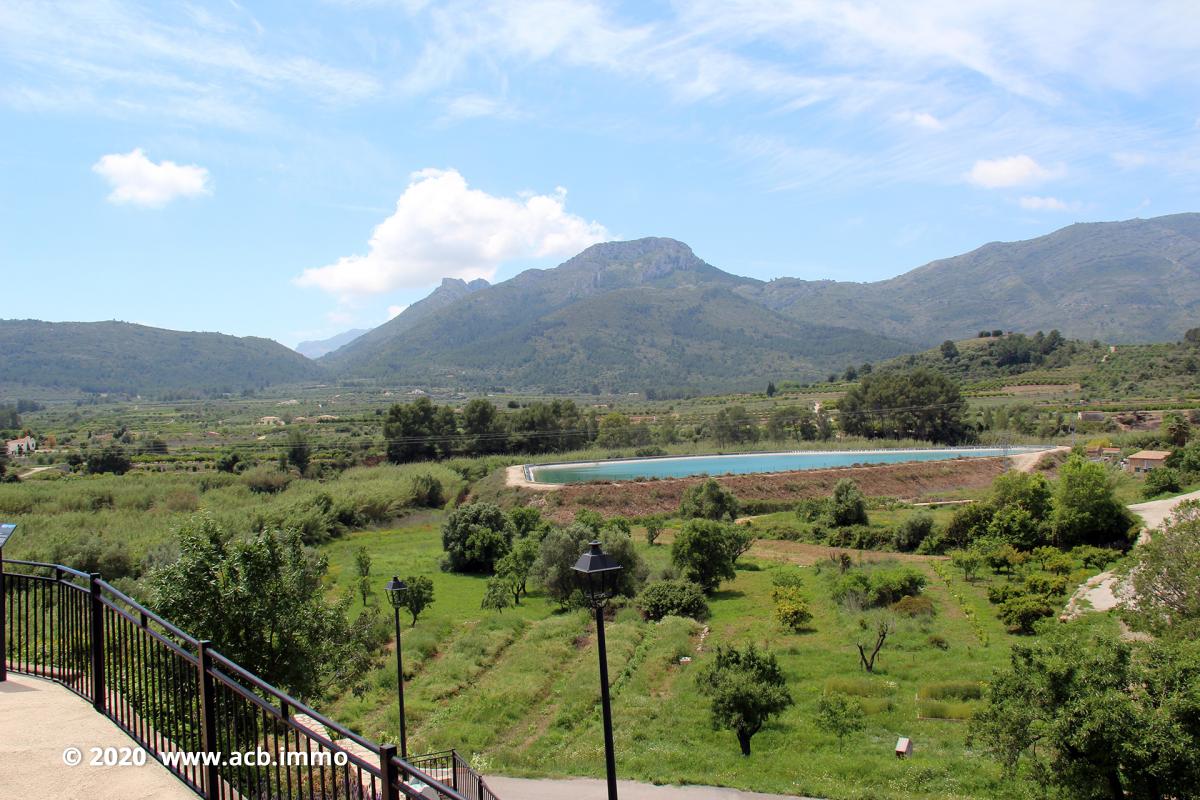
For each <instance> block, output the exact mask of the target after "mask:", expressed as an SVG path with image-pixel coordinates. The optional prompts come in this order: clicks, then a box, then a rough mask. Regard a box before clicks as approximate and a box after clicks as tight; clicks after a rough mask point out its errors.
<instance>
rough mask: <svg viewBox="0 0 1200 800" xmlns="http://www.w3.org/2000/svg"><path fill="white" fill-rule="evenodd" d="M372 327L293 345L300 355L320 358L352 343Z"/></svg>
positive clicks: (355, 329)
mask: <svg viewBox="0 0 1200 800" xmlns="http://www.w3.org/2000/svg"><path fill="white" fill-rule="evenodd" d="M370 330H371V329H370V328H354V329H352V330H348V331H342V332H341V333H339V334H336V335H335V336H330V337H329V338H328V339H314V340H311V341H305V342H300V343H299V344H298V345H296V346H295V347H293V348H292V349H293V350H295V351H296V352H297V353H299V354H300V355H302V356H304V357H305V358H311V359H318V358H320V357H321V356H323V355H326V354H327V353H332V352H333V351H334V350H337V349H338V348H339V347H343V346H345V345H348V344H350V342H353V341H354V340H355V339H357V338H358V337H360V336H362V335H363V334H364V333H368V332H370Z"/></svg>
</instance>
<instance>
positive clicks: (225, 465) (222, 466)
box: [216, 451, 246, 472]
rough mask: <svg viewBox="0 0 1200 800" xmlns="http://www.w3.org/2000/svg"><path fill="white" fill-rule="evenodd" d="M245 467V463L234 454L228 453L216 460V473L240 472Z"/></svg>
mask: <svg viewBox="0 0 1200 800" xmlns="http://www.w3.org/2000/svg"><path fill="white" fill-rule="evenodd" d="M245 467H246V462H245V461H243V460H242V457H241V456H240V455H238V454H237V453H236V452H233V451H230V452H228V453H225V454H224V455H223V456H221V457H220V458H218V459H217V462H216V468H217V472H241V471H242V470H243V469H245Z"/></svg>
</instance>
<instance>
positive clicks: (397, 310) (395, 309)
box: [387, 306, 408, 319]
mask: <svg viewBox="0 0 1200 800" xmlns="http://www.w3.org/2000/svg"><path fill="white" fill-rule="evenodd" d="M406 308H408V306H388V307H387V318H388V319H395V318H396V317H398V316H400V315H401V314H403V313H404V309H406Z"/></svg>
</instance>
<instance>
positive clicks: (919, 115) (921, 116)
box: [896, 111, 946, 131]
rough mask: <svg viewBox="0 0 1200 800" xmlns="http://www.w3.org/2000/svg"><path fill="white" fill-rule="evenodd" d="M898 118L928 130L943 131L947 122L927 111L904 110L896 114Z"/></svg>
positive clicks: (899, 120) (900, 120)
mask: <svg viewBox="0 0 1200 800" xmlns="http://www.w3.org/2000/svg"><path fill="white" fill-rule="evenodd" d="M896 120H897V121H898V122H905V123H908V124H909V125H914V126H916V127H918V128H922V129H924V130H927V131H941V130H945V129H946V126H945V124H943V123H942V121H941V120H940V119H938V118H937V117H935V116H934V115H933V114H930V113H928V112H925V111H902V112H900V113H899V114H897V115H896Z"/></svg>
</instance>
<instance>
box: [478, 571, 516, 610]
mask: <svg viewBox="0 0 1200 800" xmlns="http://www.w3.org/2000/svg"><path fill="white" fill-rule="evenodd" d="M510 605H512V595H511V594H510V593H509V591H508V586H507V585H505V583H504V581H503V580H501V579H500V578H499V577H492V578H488V581H487V583H486V584H485V585H484V588H483V600H482V602H480V604H479V607H480V608H485V609H488V610H491V611H504V609H506V608H508V607H509V606H510Z"/></svg>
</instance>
